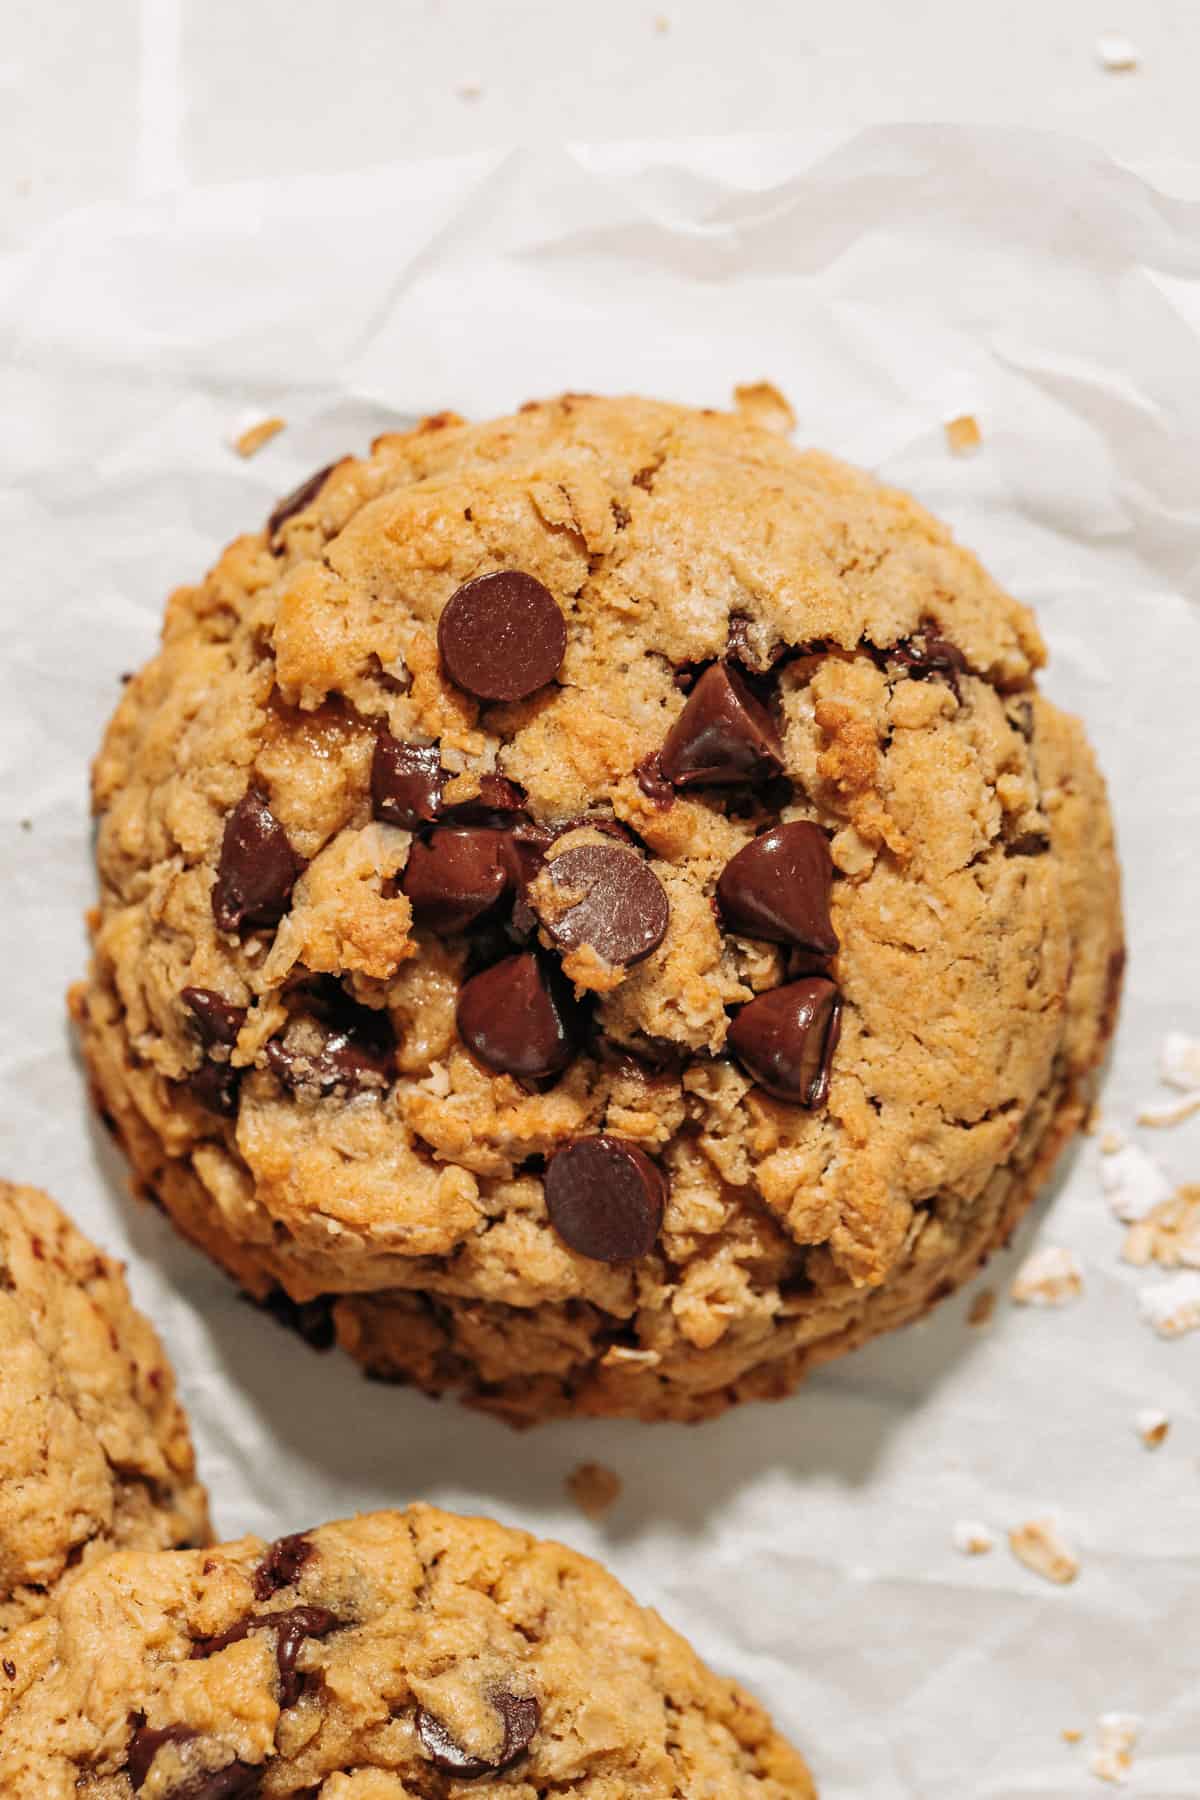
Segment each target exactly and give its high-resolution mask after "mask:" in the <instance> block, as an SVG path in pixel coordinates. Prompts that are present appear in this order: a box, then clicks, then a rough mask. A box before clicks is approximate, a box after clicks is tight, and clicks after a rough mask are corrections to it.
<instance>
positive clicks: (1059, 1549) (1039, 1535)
mask: <svg viewBox="0 0 1200 1800" xmlns="http://www.w3.org/2000/svg"><path fill="white" fill-rule="evenodd" d="M1008 1544H1009V1548H1010V1550H1011V1551H1012V1553H1013V1555H1014V1556H1015V1557H1016V1559H1017V1561H1018V1562H1020V1563H1024V1564H1025V1567H1026V1568H1027V1569H1032V1571H1033V1573H1034V1574H1035V1575H1040V1576H1042V1578H1043V1580H1045V1581H1055V1582H1057V1583H1058V1584H1059V1586H1060V1587H1065V1586H1066V1585H1067V1583H1068V1582H1071V1581H1074V1579H1075V1577H1076V1576H1077V1575H1078V1573H1079V1559H1078V1557H1076V1556H1075V1554H1074V1552H1073V1551H1071V1550H1070V1549H1068V1547H1067V1545H1066V1544H1065V1543H1064V1542H1063V1540H1062V1538H1061V1537H1060V1536H1059V1532H1058V1527H1057V1525H1056V1524H1055V1523H1054V1520H1053V1519H1030V1520H1028V1521H1027V1522H1026V1523H1025V1524H1024V1525H1018V1526H1016V1527H1015V1528H1014V1529H1013V1530H1012V1531H1010V1532H1009V1534H1008Z"/></svg>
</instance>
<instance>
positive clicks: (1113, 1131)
mask: <svg viewBox="0 0 1200 1800" xmlns="http://www.w3.org/2000/svg"><path fill="white" fill-rule="evenodd" d="M1128 1142H1129V1139H1128V1138H1127V1137H1126V1136H1125V1133H1124V1132H1123V1131H1122V1130H1121V1127H1120V1126H1119V1125H1105V1126H1103V1127H1102V1128H1101V1131H1100V1152H1101V1154H1102V1155H1103V1156H1115V1155H1116V1154H1117V1151H1118V1150H1123V1149H1124V1148H1125V1146H1126V1144H1127V1143H1128Z"/></svg>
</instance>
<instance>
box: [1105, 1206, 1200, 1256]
mask: <svg viewBox="0 0 1200 1800" xmlns="http://www.w3.org/2000/svg"><path fill="white" fill-rule="evenodd" d="M1121 1255H1122V1256H1123V1257H1124V1259H1125V1261H1126V1262H1128V1263H1133V1264H1134V1266H1135V1267H1136V1268H1139V1269H1144V1268H1145V1267H1146V1265H1147V1264H1148V1263H1152V1262H1156V1263H1159V1264H1160V1265H1161V1267H1162V1268H1164V1269H1180V1268H1184V1269H1200V1187H1194V1186H1189V1187H1181V1188H1179V1189H1178V1191H1177V1192H1176V1193H1174V1194H1172V1195H1171V1197H1170V1199H1169V1200H1164V1201H1162V1202H1161V1203H1160V1204H1159V1205H1158V1206H1156V1207H1155V1208H1154V1210H1153V1212H1150V1213H1147V1215H1146V1217H1145V1218H1144V1219H1138V1220H1137V1221H1136V1222H1135V1223H1134V1224H1132V1225H1131V1226H1130V1227H1129V1230H1128V1231H1127V1232H1126V1233H1125V1242H1124V1245H1123V1246H1122V1249H1121Z"/></svg>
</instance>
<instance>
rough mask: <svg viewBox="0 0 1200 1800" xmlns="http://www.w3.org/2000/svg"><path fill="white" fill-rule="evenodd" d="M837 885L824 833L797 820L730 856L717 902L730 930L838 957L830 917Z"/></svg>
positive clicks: (721, 881) (806, 821)
mask: <svg viewBox="0 0 1200 1800" xmlns="http://www.w3.org/2000/svg"><path fill="white" fill-rule="evenodd" d="M832 882H833V863H832V861H831V860H830V856H829V844H828V842H827V840H826V837H825V833H824V832H823V831H822V830H821V827H820V826H819V825H814V824H812V823H810V822H809V821H808V820H806V819H797V820H795V821H793V823H792V824H790V825H776V826H774V827H773V829H772V830H770V831H764V832H763V834H762V836H761V837H756V838H751V840H750V842H749V843H748V844H745V845H743V847H742V848H741V849H740V850H739V851H738V853H737V855H736V856H733V857H731V858H730V860H729V861H728V862H727V863H726V865H725V868H724V870H723V871H722V874H721V879H720V880H719V881H718V883H717V904H718V906H719V908H720V913H721V918H722V920H723V921H724V923H725V925H726V926H727V927H728V928H729V930H730V931H740V932H742V933H744V935H745V936H746V937H755V938H766V939H767V940H768V942H770V943H773V944H795V945H797V946H798V947H799V948H801V949H803V950H812V951H815V952H816V953H817V955H819V956H833V955H835V954H836V951H837V947H838V940H837V934H836V933H835V931H834V929H833V926H832V924H831V923H830V919H829V893H830V888H831V885H832Z"/></svg>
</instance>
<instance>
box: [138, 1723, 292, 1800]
mask: <svg viewBox="0 0 1200 1800" xmlns="http://www.w3.org/2000/svg"><path fill="white" fill-rule="evenodd" d="M199 1736H200V1733H199V1732H198V1731H194V1730H193V1729H192V1728H191V1726H190V1725H160V1726H151V1725H147V1724H146V1722H145V1715H144V1714H142V1713H137V1714H136V1715H135V1718H134V1733H133V1736H132V1737H131V1738H130V1740H129V1749H128V1751H127V1752H126V1761H125V1773H126V1774H127V1775H128V1777H129V1785H130V1787H131V1788H132V1789H133V1791H134V1793H135V1794H136V1793H139V1792H140V1791H141V1789H142V1788H143V1787H144V1785H145V1783H146V1778H147V1777H148V1775H149V1774H150V1771H151V1768H152V1767H153V1765H154V1759H155V1757H156V1756H157V1755H158V1752H159V1751H160V1750H161V1749H162V1747H163V1745H164V1744H188V1743H191V1742H192V1741H193V1740H194V1739H195V1738H198V1737H199ZM262 1776H263V1770H262V1769H261V1768H252V1767H251V1765H250V1764H249V1763H244V1762H238V1761H236V1760H235V1761H233V1762H231V1763H226V1764H225V1766H224V1768H222V1769H198V1770H197V1771H196V1773H195V1774H194V1775H189V1776H186V1777H185V1778H184V1780H183V1781H182V1782H181V1783H180V1784H179V1786H178V1787H173V1788H172V1789H171V1794H170V1800H249V1797H250V1796H251V1795H254V1794H257V1793H258V1792H259V1787H260V1783H261V1781H262Z"/></svg>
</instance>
